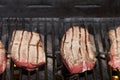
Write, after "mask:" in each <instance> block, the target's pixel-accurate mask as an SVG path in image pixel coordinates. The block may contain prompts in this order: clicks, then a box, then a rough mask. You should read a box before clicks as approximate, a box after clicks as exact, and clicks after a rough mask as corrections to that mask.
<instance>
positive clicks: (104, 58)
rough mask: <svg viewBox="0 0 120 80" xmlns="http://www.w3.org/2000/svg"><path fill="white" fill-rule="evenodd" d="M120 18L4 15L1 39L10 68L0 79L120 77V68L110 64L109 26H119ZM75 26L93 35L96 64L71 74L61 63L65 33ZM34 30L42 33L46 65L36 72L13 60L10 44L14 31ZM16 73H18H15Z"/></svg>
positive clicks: (0, 22) (103, 79)
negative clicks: (5, 16) (18, 16)
mask: <svg viewBox="0 0 120 80" xmlns="http://www.w3.org/2000/svg"><path fill="white" fill-rule="evenodd" d="M119 21H120V19H119V18H76V19H75V18H63V19H60V18H1V19H0V39H1V40H2V42H3V43H4V44H5V45H6V50H7V53H6V54H7V68H6V71H5V72H4V73H3V74H2V75H0V80H114V79H112V76H113V75H117V76H118V77H119V78H120V73H119V71H113V69H112V68H111V67H110V66H109V65H108V61H109V47H110V44H109V38H108V30H109V29H111V28H110V27H115V26H118V25H120V22H119ZM73 25H79V26H81V25H85V26H86V28H88V30H89V33H90V34H91V35H93V37H94V43H95V47H96V52H95V54H96V57H97V62H96V66H95V68H94V69H93V70H91V71H86V72H84V73H80V74H70V73H69V72H68V71H67V69H66V68H65V66H64V65H63V64H62V60H61V56H60V45H61V38H62V36H63V34H64V33H65V32H66V30H68V29H69V28H70V27H72V26H73ZM15 29H23V30H29V29H33V30H35V31H37V32H38V33H40V34H42V40H43V46H44V49H45V53H46V57H47V58H46V61H47V63H46V65H45V66H41V67H39V68H38V69H37V70H36V71H34V72H27V71H26V70H24V69H21V68H17V67H14V63H13V62H12V61H11V58H10V53H9V46H8V44H9V43H10V39H11V35H12V32H13V30H15ZM15 74H16V75H15Z"/></svg>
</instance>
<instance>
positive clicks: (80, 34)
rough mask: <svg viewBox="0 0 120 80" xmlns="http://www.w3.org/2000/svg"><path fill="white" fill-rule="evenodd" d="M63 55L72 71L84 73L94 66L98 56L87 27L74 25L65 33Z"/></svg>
mask: <svg viewBox="0 0 120 80" xmlns="http://www.w3.org/2000/svg"><path fill="white" fill-rule="evenodd" d="M61 56H62V58H63V62H64V63H65V65H66V67H67V68H68V70H69V71H70V72H71V73H82V72H84V71H87V70H91V69H93V68H94V65H95V62H96V58H95V54H94V51H93V47H92V41H91V39H90V36H89V33H88V31H87V29H85V28H82V27H78V26H73V27H72V28H70V29H69V30H68V31H67V32H66V33H65V34H64V36H63V38H62V44H61Z"/></svg>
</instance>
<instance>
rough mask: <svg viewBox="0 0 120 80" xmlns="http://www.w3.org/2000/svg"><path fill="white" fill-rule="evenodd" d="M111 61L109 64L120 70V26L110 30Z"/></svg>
mask: <svg viewBox="0 0 120 80" xmlns="http://www.w3.org/2000/svg"><path fill="white" fill-rule="evenodd" d="M108 34H109V39H110V44H111V46H110V61H109V63H108V64H109V65H110V66H111V67H113V68H116V69H119V70H120V26H119V27H117V28H116V29H111V30H109V33H108Z"/></svg>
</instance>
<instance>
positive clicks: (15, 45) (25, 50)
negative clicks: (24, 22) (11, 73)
mask: <svg viewBox="0 0 120 80" xmlns="http://www.w3.org/2000/svg"><path fill="white" fill-rule="evenodd" d="M10 46H11V49H10V50H11V51H10V52H11V55H12V60H13V61H14V63H15V64H16V65H17V66H18V67H23V68H26V69H27V70H28V71H33V70H35V69H36V68H37V67H39V66H40V65H43V64H45V52H44V49H43V48H42V40H41V37H40V35H39V34H38V33H36V32H28V31H22V30H16V31H13V34H12V39H11V43H10Z"/></svg>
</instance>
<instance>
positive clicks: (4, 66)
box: [0, 41, 6, 74]
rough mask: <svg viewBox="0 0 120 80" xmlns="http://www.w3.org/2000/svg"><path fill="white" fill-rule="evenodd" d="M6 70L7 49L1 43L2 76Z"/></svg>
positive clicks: (0, 69)
mask: <svg viewBox="0 0 120 80" xmlns="http://www.w3.org/2000/svg"><path fill="white" fill-rule="evenodd" d="M5 68H6V55H5V47H4V45H3V44H2V42H1V41H0V74H1V73H3V72H4V70H5Z"/></svg>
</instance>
